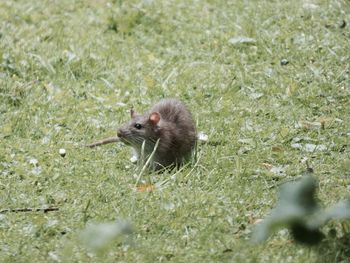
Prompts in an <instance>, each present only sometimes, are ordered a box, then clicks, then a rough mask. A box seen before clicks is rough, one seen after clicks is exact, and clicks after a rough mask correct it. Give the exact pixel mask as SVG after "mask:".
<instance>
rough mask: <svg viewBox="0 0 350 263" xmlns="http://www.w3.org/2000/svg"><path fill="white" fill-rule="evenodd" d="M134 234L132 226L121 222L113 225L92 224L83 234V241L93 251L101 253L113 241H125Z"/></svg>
mask: <svg viewBox="0 0 350 263" xmlns="http://www.w3.org/2000/svg"><path fill="white" fill-rule="evenodd" d="M131 233H132V227H131V224H130V223H129V222H127V221H123V220H119V221H117V222H113V223H100V224H92V225H89V226H87V228H86V229H85V230H84V231H83V232H82V233H81V236H80V238H81V240H82V242H83V243H84V244H85V246H86V247H87V248H89V249H91V250H93V251H101V250H103V249H105V248H106V247H108V245H110V244H111V243H112V242H113V241H116V240H118V239H123V238H124V237H126V236H127V235H129V234H131Z"/></svg>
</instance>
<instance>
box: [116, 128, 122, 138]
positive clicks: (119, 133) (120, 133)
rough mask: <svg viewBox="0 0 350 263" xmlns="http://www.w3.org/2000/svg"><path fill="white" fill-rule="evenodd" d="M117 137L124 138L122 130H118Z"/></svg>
mask: <svg viewBox="0 0 350 263" xmlns="http://www.w3.org/2000/svg"><path fill="white" fill-rule="evenodd" d="M117 136H118V137H123V132H122V130H121V129H118V131H117Z"/></svg>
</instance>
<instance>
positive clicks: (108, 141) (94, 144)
mask: <svg viewBox="0 0 350 263" xmlns="http://www.w3.org/2000/svg"><path fill="white" fill-rule="evenodd" d="M119 141H120V139H119V138H118V137H110V138H107V139H103V140H101V141H98V142H95V143H91V144H88V145H86V147H90V148H94V147H96V146H100V145H104V144H107V143H112V142H119Z"/></svg>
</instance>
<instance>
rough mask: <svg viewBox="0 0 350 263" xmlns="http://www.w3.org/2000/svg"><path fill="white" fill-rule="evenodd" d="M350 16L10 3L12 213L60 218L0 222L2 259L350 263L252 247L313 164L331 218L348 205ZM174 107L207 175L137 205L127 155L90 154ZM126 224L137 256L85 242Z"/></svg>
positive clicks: (264, 7) (4, 96) (319, 5)
mask: <svg viewBox="0 0 350 263" xmlns="http://www.w3.org/2000/svg"><path fill="white" fill-rule="evenodd" d="M349 14H350V5H349V2H348V1H346V0H336V1H325V0H314V1H308V2H305V1H299V0H298V1H241V0H237V1H227V2H226V1H218V0H210V1H209V0H208V1H182V0H174V1H157V0H154V1H146V0H145V1H134V0H133V1H110V2H108V1H104V0H100V1H97V0H96V1H93V0H89V1H68V0H62V1H47V0H42V1H22V0H19V1H9V0H8V1H1V3H0V17H1V18H2V19H1V21H0V100H1V103H0V123H1V125H0V140H1V147H0V168H1V169H0V171H1V173H0V178H1V180H0V193H1V194H0V208H1V209H7V208H25V207H33V208H38V207H48V206H50V207H51V206H52V207H58V208H59V211H56V212H54V211H53V212H48V213H40V212H26V213H6V214H0V255H1V257H0V258H1V261H2V262H13V261H16V262H38V261H39V262H45V261H48V262H55V261H62V262H116V261H118V262H119V261H123V262H156V261H172V262H199V261H204V262H225V261H226V262H281V261H283V262H316V261H317V262H318V261H322V260H324V261H326V262H335V261H341V260H343V262H347V261H349V260H350V255H349V251H346V249H345V248H340V247H339V243H338V241H337V239H336V238H335V239H334V238H333V239H329V240H328V241H327V242H328V243H327V246H328V248H329V249H322V248H315V249H310V248H307V247H302V246H298V245H295V244H293V243H291V242H289V240H290V237H289V236H288V234H287V233H285V232H279V233H278V234H277V235H276V236H275V237H274V238H272V239H271V240H270V241H269V242H267V243H266V244H263V245H258V246H252V245H250V244H249V242H248V240H249V238H250V235H251V231H252V228H253V226H254V223H255V222H256V221H257V220H258V219H261V218H264V217H265V216H266V215H267V214H268V213H269V210H270V209H271V208H272V207H273V206H274V204H275V202H276V193H277V192H278V187H276V186H277V185H278V184H280V183H281V182H284V181H288V180H293V179H295V178H298V177H299V175H300V174H301V173H302V172H303V171H304V170H305V164H303V163H301V162H300V160H301V159H302V158H305V157H307V158H308V159H309V163H310V165H311V166H312V167H313V169H314V170H315V176H316V177H317V179H318V180H319V184H320V188H319V189H320V190H319V192H318V195H319V197H320V199H321V200H324V202H325V205H328V204H331V203H335V202H336V201H338V200H340V199H343V198H346V197H349V193H348V191H349V190H348V188H349V185H350V181H349V175H350V173H349V168H350V164H349V149H348V145H349V136H350V134H349V131H350V126H349V123H350V114H349V103H350V99H349V98H350V87H349V83H350V82H349V61H350V55H349V51H348V49H349V37H350V31H349V23H350V16H349ZM233 37H249V38H252V39H254V40H255V42H254V43H241V44H230V41H229V40H230V39H231V38H233ZM282 59H286V60H288V62H289V63H288V64H287V65H281V60H282ZM162 97H179V98H181V99H182V100H183V101H184V102H185V103H186V104H187V105H188V106H189V108H190V109H191V110H192V112H193V115H194V117H195V119H196V121H197V126H198V130H199V131H203V132H204V133H206V134H208V135H209V141H208V142H207V143H201V144H200V145H199V147H198V155H199V156H200V158H199V160H198V163H197V164H196V165H195V166H194V165H192V166H189V167H186V168H185V169H184V170H182V171H180V172H178V173H176V174H175V175H174V173H175V172H174V171H173V172H171V173H165V174H148V175H145V176H143V178H141V180H152V182H153V183H159V182H164V183H163V184H162V185H161V186H159V187H158V188H156V189H155V190H154V191H152V192H150V193H148V192H142V193H140V192H136V190H135V187H134V186H135V182H136V180H137V178H136V177H135V175H136V174H137V171H136V167H135V166H133V165H132V164H131V163H130V161H129V158H130V153H129V149H128V148H127V147H124V146H123V145H120V144H115V145H109V146H103V147H101V148H98V149H96V150H91V149H86V148H84V147H82V146H83V145H84V144H86V143H90V142H93V141H96V140H98V139H101V138H105V137H108V136H111V135H114V134H115V130H116V128H117V127H118V125H119V124H120V123H123V122H124V121H126V120H127V118H128V113H127V110H128V109H129V107H130V106H131V105H133V106H134V107H135V109H138V110H139V111H142V110H145V109H147V108H148V107H149V106H150V105H151V104H152V103H154V102H155V101H157V100H159V99H160V98H162ZM303 121H304V124H303V123H302V126H303V127H304V128H303V127H299V126H298V123H300V122H303ZM305 122H306V124H305ZM307 122H317V123H323V125H324V129H318V128H314V127H313V126H312V125H311V127H310V125H308V123H307ZM297 143H299V146H300V147H303V145H305V144H306V143H309V144H313V145H321V146H323V147H325V149H323V150H317V149H316V150H315V151H313V152H308V151H306V150H305V149H303V148H301V149H298V148H296V147H295V145H294V147H292V146H293V144H297ZM60 148H65V149H66V151H67V155H66V157H64V158H62V157H61V156H60V155H59V153H58V151H59V149H60ZM263 163H265V164H268V165H272V166H274V167H282V169H283V171H284V173H285V175H283V176H277V175H275V174H274V173H272V172H271V171H269V170H267V169H266V168H264V165H262V164H263ZM265 166H266V165H265ZM118 219H125V220H128V221H130V222H131V223H132V225H133V229H134V233H133V235H132V242H131V243H128V242H126V243H125V242H123V241H120V240H119V241H115V242H114V243H113V242H112V243H111V244H109V246H108V247H107V248H106V249H105V250H104V251H102V252H91V251H90V250H89V249H88V248H86V247H85V246H84V245H83V244H82V242H81V240H80V238H79V237H80V234H81V232H82V231H83V230H84V229H85V228H86V227H87V226H88V225H91V224H95V223H104V222H113V221H115V220H118ZM332 227H334V228H335V229H337V231H338V232H337V236H338V237H340V236H341V235H342V234H344V233H343V232H342V230H341V229H340V226H339V225H338V224H337V223H334V225H333V226H332Z"/></svg>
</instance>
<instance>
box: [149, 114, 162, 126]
mask: <svg viewBox="0 0 350 263" xmlns="http://www.w3.org/2000/svg"><path fill="white" fill-rule="evenodd" d="M149 121H150V122H151V123H152V125H157V124H158V122H159V121H160V114H159V113H158V112H152V113H151V114H150V115H149Z"/></svg>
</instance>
